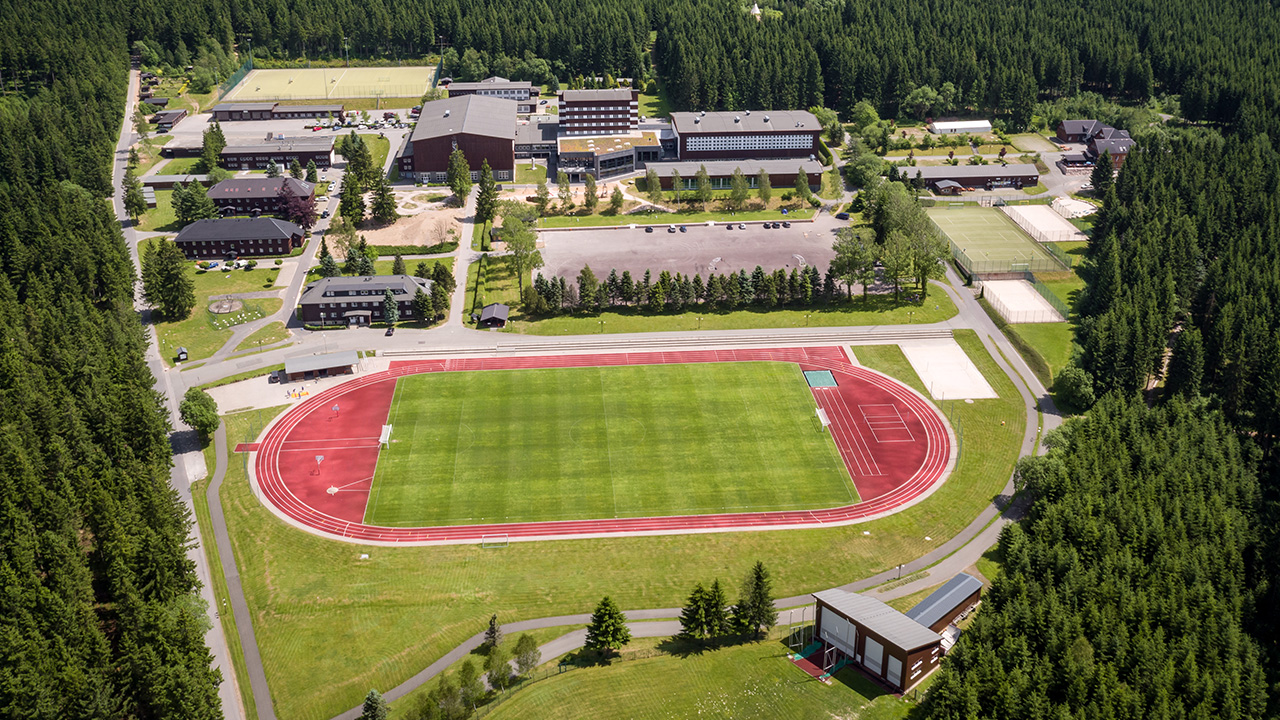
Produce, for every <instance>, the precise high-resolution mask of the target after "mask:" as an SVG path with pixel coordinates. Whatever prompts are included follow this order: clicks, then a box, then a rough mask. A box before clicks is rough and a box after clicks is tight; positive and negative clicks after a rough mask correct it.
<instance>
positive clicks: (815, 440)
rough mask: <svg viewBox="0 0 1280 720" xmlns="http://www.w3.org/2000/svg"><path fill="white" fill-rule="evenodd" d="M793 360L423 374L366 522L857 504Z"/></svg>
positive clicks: (384, 457)
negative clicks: (819, 424) (784, 361)
mask: <svg viewBox="0 0 1280 720" xmlns="http://www.w3.org/2000/svg"><path fill="white" fill-rule="evenodd" d="M815 407H816V405H815V402H814V398H813V395H812V393H811V392H810V390H809V388H808V386H807V384H806V383H805V381H804V377H803V375H802V374H801V372H800V369H799V367H797V366H796V365H795V364H794V363H775V362H741V363H701V364H688V365H674V364H673V365H638V366H629V367H592V368H565V369H542V370H486V371H481V372H451V373H426V374H421V375H411V376H407V377H404V378H401V379H400V380H398V381H397V386H396V391H395V397H394V398H393V400H392V403H391V411H390V417H389V420H388V422H390V423H391V424H392V425H393V426H394V430H393V432H392V436H391V443H390V446H389V447H388V448H387V449H385V450H383V451H382V452H381V454H380V455H379V457H378V465H377V470H376V472H375V475H374V480H373V488H372V492H371V493H370V498H369V503H368V506H367V508H366V510H365V518H364V521H365V522H366V523H367V524H370V525H382V526H392V527H395V526H410V527H412V526H427V525H457V524H471V523H481V522H530V521H540V520H579V519H596V518H612V517H647V516H660V515H693V514H705V513H716V512H752V511H765V510H806V509H817V508H826V507H837V506H843V505H851V504H853V503H856V502H857V501H858V497H857V493H856V491H855V490H854V488H853V485H852V483H851V482H850V479H849V474H848V471H847V470H846V469H845V467H844V464H843V462H842V461H841V459H840V456H839V454H838V452H837V451H836V447H835V444H834V443H833V442H832V440H831V436H830V435H829V434H827V433H823V432H819V430H818V425H817V422H816V419H815V417H814V409H815Z"/></svg>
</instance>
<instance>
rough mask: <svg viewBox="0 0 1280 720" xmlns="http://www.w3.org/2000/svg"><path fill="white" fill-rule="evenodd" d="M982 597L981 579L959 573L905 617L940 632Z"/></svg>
mask: <svg viewBox="0 0 1280 720" xmlns="http://www.w3.org/2000/svg"><path fill="white" fill-rule="evenodd" d="M981 599H982V581H981V580H979V579H978V578H976V577H974V576H972V575H970V574H968V573H960V574H959V575H956V576H955V577H953V578H951V579H950V580H948V581H947V582H946V583H944V584H943V585H942V587H940V588H938V589H937V590H934V591H933V592H932V593H929V597H927V598H925V599H924V600H921V601H920V603H919V604H918V605H916V606H915V607H913V608H911V609H910V610H908V611H907V612H906V615H907V617H909V618H911V619H912V620H915V621H916V622H918V623H920V624H921V625H924V626H925V627H927V628H929V629H930V630H932V631H934V632H936V633H940V632H942V631H943V630H946V629H947V626H948V625H950V624H951V623H953V622H955V620H956V618H958V617H960V616H961V615H962V614H964V613H965V612H968V611H969V609H970V608H972V607H973V606H975V605H977V604H978V601H979V600H981Z"/></svg>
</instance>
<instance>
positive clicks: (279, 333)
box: [236, 322, 289, 352]
mask: <svg viewBox="0 0 1280 720" xmlns="http://www.w3.org/2000/svg"><path fill="white" fill-rule="evenodd" d="M288 339H289V330H288V328H286V327H285V326H284V323H282V322H273V323H271V324H270V325H267V326H266V327H264V328H261V329H259V330H256V331H254V333H253V334H252V335H250V336H249V337H247V338H245V339H244V341H243V342H241V343H240V344H239V345H237V346H236V352H240V351H241V350H254V349H257V348H260V347H262V346H263V345H271V344H273V343H278V342H281V341H284V340H288Z"/></svg>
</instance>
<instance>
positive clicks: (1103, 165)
mask: <svg viewBox="0 0 1280 720" xmlns="http://www.w3.org/2000/svg"><path fill="white" fill-rule="evenodd" d="M1114 175H1115V165H1114V163H1112V161H1111V151H1109V150H1103V151H1102V155H1100V156H1099V157H1098V161H1097V163H1095V164H1094V166H1093V172H1092V173H1090V175H1089V181H1090V182H1091V183H1093V193H1094V194H1095V195H1097V196H1099V197H1102V196H1103V195H1105V194H1106V193H1107V188H1110V187H1111V183H1112V182H1114V180H1115V177H1114Z"/></svg>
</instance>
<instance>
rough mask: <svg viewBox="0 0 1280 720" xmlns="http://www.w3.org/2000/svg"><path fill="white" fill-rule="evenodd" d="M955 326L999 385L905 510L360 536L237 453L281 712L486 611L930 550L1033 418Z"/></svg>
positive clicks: (306, 715) (238, 506)
mask: <svg viewBox="0 0 1280 720" xmlns="http://www.w3.org/2000/svg"><path fill="white" fill-rule="evenodd" d="M957 340H958V342H959V343H960V344H961V346H962V347H964V349H965V350H966V351H967V352H968V353H969V355H970V357H972V358H973V360H974V362H975V363H976V364H977V366H978V368H979V369H980V370H981V371H982V372H983V373H984V375H986V377H987V379H988V381H989V382H990V383H991V384H992V387H994V388H995V389H996V391H997V392H998V393H999V394H1000V397H999V398H998V399H991V400H977V401H975V402H974V403H973V404H971V405H969V404H964V403H959V404H955V405H954V406H952V407H949V408H948V411H949V413H950V414H951V415H952V417H953V421H952V422H953V423H954V424H955V425H956V426H957V427H960V428H962V431H963V436H964V452H963V453H962V454H961V456H960V459H959V462H958V465H957V467H956V470H955V472H954V473H953V474H952V476H951V477H950V478H949V479H948V480H947V481H946V483H944V484H943V485H942V487H940V488H939V489H938V491H937V492H935V493H934V494H933V495H932V496H930V497H929V498H928V499H927V500H925V501H924V502H922V503H920V504H918V505H916V506H913V507H911V508H908V509H907V510H904V511H903V512H901V513H898V514H896V515H892V516H890V517H887V518H882V519H879V520H875V521H872V522H869V523H863V524H859V525H854V526H849V527H840V528H822V529H812V530H800V531H785V532H782V531H780V532H747V533H719V534H710V535H692V536H678V535H677V536H664V537H635V538H613V539H594V540H572V541H555V542H536V543H512V544H511V545H510V546H509V547H507V548H503V549H482V548H481V547H479V546H478V545H460V546H442V547H404V548H385V547H362V546H356V545H351V544H348V543H343V542H338V541H333V540H327V539H324V538H320V537H316V536H314V535H311V534H309V533H305V532H301V531H298V530H297V529H295V528H293V527H291V526H288V525H286V524H285V523H283V522H282V521H280V520H279V519H278V518H276V517H275V515H273V514H272V513H271V512H270V511H268V510H267V509H265V508H264V507H263V506H262V505H261V504H260V503H259V501H258V500H257V498H256V497H255V496H254V495H253V493H252V492H251V490H250V488H249V484H248V482H247V479H246V476H245V473H244V471H243V469H242V468H241V466H240V464H239V463H232V464H231V465H230V467H229V468H228V472H227V478H226V481H225V482H224V485H223V490H222V502H223V505H224V507H225V509H226V514H227V523H228V525H229V527H230V530H231V535H232V543H233V545H234V547H235V553H236V559H237V562H238V563H239V569H240V573H241V577H242V578H243V580H244V587H245V594H246V597H247V599H248V602H249V605H250V608H251V612H252V615H253V622H254V628H255V631H256V633H257V636H258V642H259V647H260V649H261V651H262V656H263V662H264V664H265V667H266V672H267V678H268V681H269V682H270V684H271V687H272V691H273V700H274V705H275V709H276V713H277V715H278V716H279V717H280V718H282V720H328V718H330V717H332V716H333V715H336V714H337V713H339V712H343V711H345V710H347V709H349V708H352V707H355V706H356V705H357V704H359V703H360V701H361V700H362V699H363V698H364V695H365V693H367V692H368V690H369V688H371V687H377V688H392V687H395V686H396V685H397V684H399V683H401V682H403V681H404V680H406V679H407V678H408V677H410V676H411V675H413V674H414V673H416V672H418V671H419V670H421V669H422V668H424V667H426V666H427V665H429V664H430V663H431V662H432V661H433V660H435V659H437V658H439V657H440V656H441V655H443V654H444V653H445V652H447V650H448V649H449V648H452V647H454V646H456V645H457V644H458V643H460V642H462V641H463V640H465V639H466V638H467V637H469V636H471V635H472V634H474V633H476V632H478V631H479V630H481V629H483V628H484V626H485V623H486V622H487V621H488V618H489V615H490V614H491V613H498V614H499V617H500V618H502V619H503V621H504V622H509V621H515V620H523V619H531V618H537V617H545V616H551V615H562V614H567V613H581V612H589V611H590V610H591V608H592V607H593V606H594V605H595V603H596V602H598V601H599V599H600V597H601V596H603V595H605V594H609V595H611V596H613V598H614V599H615V600H617V601H618V603H619V604H620V605H621V606H622V607H624V608H627V609H638V608H659V607H678V606H679V605H680V604H681V603H682V602H683V601H684V599H685V597H686V596H687V595H688V592H689V588H690V587H692V586H693V583H694V582H695V581H708V580H710V579H713V578H716V577H719V578H721V579H723V580H725V581H726V582H727V584H728V586H729V587H728V590H729V594H730V596H731V597H732V596H736V593H737V590H738V584H739V582H740V581H741V578H742V577H743V576H744V575H745V573H746V572H747V571H748V569H749V568H750V566H751V565H752V564H753V563H754V562H755V561H756V560H760V561H762V562H764V563H765V564H766V566H768V567H769V569H770V571H771V572H772V573H773V577H774V585H773V588H774V593H775V595H777V596H779V597H785V596H789V595H797V594H800V593H807V592H812V591H814V590H817V589H821V588H826V587H832V586H835V585H839V584H843V583H846V582H849V581H850V580H852V579H855V578H859V577H866V576H869V575H872V574H874V573H876V572H880V571H882V570H885V569H887V568H889V567H893V566H894V565H897V564H899V563H903V562H906V561H908V560H911V559H914V558H917V557H919V556H921V555H923V554H925V553H927V552H929V551H930V550H932V549H935V548H936V547H938V546H939V545H940V544H941V543H942V542H944V541H945V540H946V539H947V538H949V537H951V536H953V535H955V534H956V533H958V532H959V531H960V530H962V529H963V528H964V527H965V526H966V525H967V524H968V523H969V522H970V521H971V520H972V519H973V517H975V516H976V515H977V514H978V512H980V511H981V509H982V508H983V507H985V506H986V505H987V504H988V503H989V502H990V501H991V499H992V498H993V497H994V496H995V495H996V494H997V493H999V492H1000V490H1001V489H1002V488H1003V486H1004V484H1005V482H1006V481H1007V480H1008V478H1009V474H1010V472H1011V471H1012V467H1013V462H1014V459H1015V458H1016V456H1017V454H1018V449H1019V447H1020V444H1021V440H1022V430H1023V423H1024V422H1025V419H1026V417H1025V414H1024V412H1023V406H1022V401H1021V398H1020V397H1019V396H1018V394H1017V393H1016V391H1015V390H1014V389H1013V386H1012V384H1011V383H1010V382H1009V380H1008V378H1007V377H1005V376H1004V374H1003V373H1001V372H1000V371H999V369H998V368H997V367H996V365H995V363H994V361H993V360H991V358H990V357H988V356H987V355H986V353H985V351H984V350H983V349H982V347H981V344H980V342H979V341H978V339H977V337H976V336H975V335H974V334H973V333H972V332H968V331H962V332H958V333H957ZM890 350H892V353H890ZM855 351H856V352H857V353H858V356H859V359H860V360H861V361H862V362H863V363H864V364H865V365H868V366H870V367H873V368H875V369H881V370H892V369H894V368H898V369H901V370H902V373H901V374H899V377H901V378H902V379H903V380H904V381H907V382H909V383H910V384H912V385H913V386H915V387H917V388H919V387H922V385H921V383H920V381H919V379H918V378H916V377H915V375H914V373H913V372H912V371H911V369H910V365H909V364H906V360H905V358H904V357H902V354H901V351H900V350H898V349H897V348H896V347H893V346H887V347H867V348H855ZM264 421H265V417H264ZM246 427H247V425H246V424H241V425H239V426H233V427H229V430H232V432H230V433H229V438H228V440H229V442H230V443H232V444H234V443H236V442H239V441H243V440H245V439H246V436H245V433H244V430H245V428H246ZM864 532H866V533H869V534H868V535H864V534H863V533H864ZM926 537H929V538H932V539H930V540H926V539H925V538H926ZM361 553H367V554H368V555H369V558H368V559H367V560H361V559H360V554H361ZM774 652H775V653H779V652H780V650H778V649H777V648H775V649H774ZM742 671H743V672H746V671H747V670H746V669H742ZM797 672H798V671H797ZM824 689H825V688H824ZM649 692H650V693H651V694H652V689H650V690H649Z"/></svg>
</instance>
